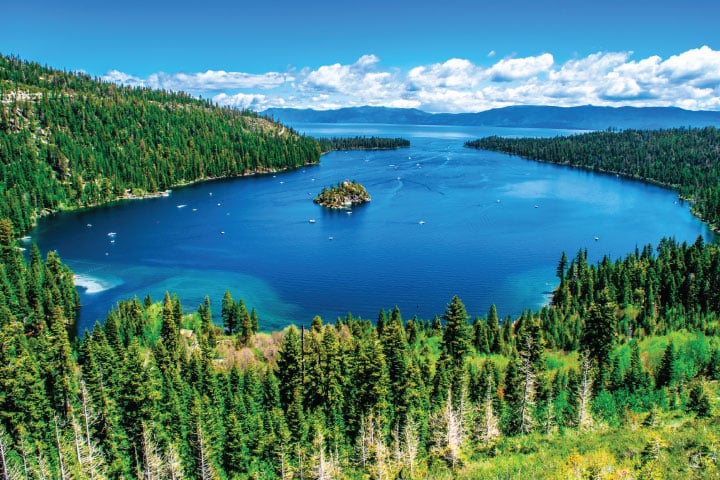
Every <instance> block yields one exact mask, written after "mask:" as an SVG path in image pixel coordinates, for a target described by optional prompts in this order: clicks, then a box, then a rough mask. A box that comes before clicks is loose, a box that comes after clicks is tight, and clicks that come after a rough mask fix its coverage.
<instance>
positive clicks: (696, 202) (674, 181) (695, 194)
mask: <svg viewBox="0 0 720 480" xmlns="http://www.w3.org/2000/svg"><path fill="white" fill-rule="evenodd" d="M465 145H466V146H468V147H472V148H481V149H485V150H495V151H498V152H504V153H509V154H512V155H519V156H521V157H525V158H529V159H532V160H537V161H541V162H550V163H556V164H559V165H570V166H573V167H581V168H587V169H590V170H593V171H597V172H605V173H613V174H618V175H623V176H627V177H631V178H634V179H639V180H643V181H647V182H652V183H656V184H658V185H662V186H665V187H669V188H673V189H675V190H676V191H677V192H678V193H679V195H680V197H681V198H683V199H685V200H688V201H690V202H691V203H692V208H693V212H694V213H695V214H696V215H697V216H698V217H700V218H701V219H703V220H704V221H706V222H708V223H709V224H711V225H713V226H714V227H717V226H718V225H720V163H718V154H719V153H720V130H718V129H717V128H715V127H706V128H690V129H687V128H679V129H667V130H624V131H621V132H618V131H614V130H607V131H601V132H590V133H584V134H579V135H571V136H566V137H555V138H517V139H513V138H502V137H497V136H493V137H486V138H481V139H478V140H473V141H470V142H467V143H466V144H465Z"/></svg>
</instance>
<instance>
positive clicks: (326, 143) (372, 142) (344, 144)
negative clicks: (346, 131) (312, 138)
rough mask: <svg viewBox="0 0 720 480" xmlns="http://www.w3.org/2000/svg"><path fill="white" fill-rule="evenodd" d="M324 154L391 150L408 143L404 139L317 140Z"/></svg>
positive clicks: (405, 145)
mask: <svg viewBox="0 0 720 480" xmlns="http://www.w3.org/2000/svg"><path fill="white" fill-rule="evenodd" d="M318 142H319V143H320V147H321V148H322V150H323V151H324V152H328V151H331V150H393V149H396V148H403V147H409V146H410V141H409V140H406V139H404V138H386V137H340V138H337V137H333V138H320V139H318Z"/></svg>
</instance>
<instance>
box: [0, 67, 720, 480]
mask: <svg viewBox="0 0 720 480" xmlns="http://www.w3.org/2000/svg"><path fill="white" fill-rule="evenodd" d="M0 89H1V91H0V98H1V99H2V104H0V165H1V168H2V179H3V183H2V184H0V188H2V195H1V196H0V197H1V198H0V478H2V479H3V480H5V479H61V480H70V479H78V480H85V479H93V480H94V479H143V480H152V479H176V480H177V479H203V480H205V479H222V480H224V479H261V478H263V479H283V480H284V479H323V480H324V479H420V478H437V479H450V478H453V479H455V478H459V479H475V478H522V477H526V478H573V479H574V478H593V479H595V478H602V479H610V478H617V479H620V478H717V477H718V476H719V475H720V473H719V472H718V455H719V452H718V450H719V449H720V412H718V405H717V398H718V392H719V389H718V381H719V380H720V340H719V339H718V333H720V318H719V317H718V315H719V314H720V246H718V245H716V244H708V243H705V242H704V241H703V240H702V239H701V238H699V239H698V240H697V241H695V242H694V243H692V244H687V243H678V242H677V241H675V240H673V239H667V238H666V239H662V240H660V241H659V243H658V245H656V246H653V245H646V246H643V247H642V248H637V249H636V250H635V251H634V252H630V253H628V254H627V255H626V256H625V257H624V258H604V259H602V260H601V261H599V262H597V263H595V264H590V263H589V262H588V259H587V252H586V251H584V250H580V251H578V252H576V253H574V254H572V253H571V254H569V255H568V254H566V253H560V252H558V257H559V260H558V265H557V272H556V273H557V278H558V287H557V289H556V290H555V292H554V294H553V298H552V302H551V303H550V305H548V306H545V307H543V308H541V309H540V310H538V311H532V310H526V311H525V312H523V313H522V314H521V315H519V316H518V317H517V318H510V317H507V318H498V314H497V309H496V308H495V306H492V307H491V308H490V309H489V311H488V312H468V311H467V310H466V308H465V306H464V304H463V302H462V300H461V299H460V298H458V297H456V296H455V297H452V298H450V299H448V304H447V306H446V308H445V310H444V311H443V312H437V316H435V317H434V318H427V319H423V318H416V317H413V318H403V315H402V312H401V311H400V309H399V308H397V307H393V306H392V305H386V306H383V307H382V308H379V313H378V315H377V317H376V318H372V319H363V318H358V317H355V316H353V315H352V314H351V313H348V314H347V316H345V317H342V318H336V319H322V318H320V317H315V318H313V319H312V320H310V319H298V323H297V325H290V326H288V327H287V328H285V329H284V330H282V331H277V332H263V331H262V328H261V326H262V318H258V315H257V313H256V311H255V309H254V308H253V306H252V305H247V304H246V303H245V301H244V300H243V299H242V295H241V292H230V291H227V292H226V293H225V295H224V297H223V298H222V301H221V304H220V305H213V304H212V302H211V300H210V299H209V298H207V297H206V298H205V301H204V302H203V303H201V304H200V305H198V307H197V309H195V310H194V311H184V310H183V307H182V302H181V301H180V299H179V298H178V297H177V296H176V295H174V294H172V293H171V292H167V293H166V294H165V295H164V298H162V299H153V298H151V297H150V296H147V297H145V298H143V299H139V298H132V299H127V300H125V301H122V302H119V303H118V304H117V305H115V307H114V308H113V309H112V310H111V311H110V312H109V313H108V316H107V318H106V320H105V321H104V322H103V323H97V324H95V325H94V327H93V328H92V330H90V331H85V332H79V334H77V335H76V332H75V322H76V319H77V315H78V311H79V309H80V308H82V307H81V306H80V304H79V297H78V294H77V292H76V290H75V288H74V284H73V276H72V272H71V271H70V270H69V269H68V268H67V267H66V266H65V265H63V263H62V261H61V259H60V258H59V257H58V256H57V254H56V253H54V252H48V253H47V255H45V257H44V258H43V256H42V254H41V252H40V251H39V250H38V248H37V247H36V246H31V247H30V248H29V251H28V252H22V251H21V250H20V249H18V247H17V237H18V235H19V234H21V233H22V232H24V231H26V230H27V229H28V228H29V227H30V226H31V225H32V222H33V221H34V220H35V218H36V216H37V215H40V214H42V213H44V212H45V211H50V210H55V209H59V208H78V207H85V206H91V205H95V204H99V203H103V202H106V201H109V200H114V199H118V198H123V197H125V196H126V195H127V192H128V191H129V192H130V193H132V194H135V195H138V196H141V195H146V194H152V193H155V192H161V191H163V190H165V189H167V188H170V187H172V186H174V185H177V184H181V183H183V182H189V181H194V180H198V179H204V178H211V177H214V176H228V175H243V174H248V173H254V172H263V171H271V170H272V171H274V170H281V169H286V168H293V167H295V166H298V165H303V164H305V163H312V162H317V161H318V159H319V155H320V152H321V151H322V150H323V148H321V147H320V145H321V143H318V142H317V141H315V140H314V139H310V138H306V137H303V136H300V135H298V134H296V133H295V132H293V131H292V130H290V129H288V128H287V127H283V126H281V125H278V124H275V123H272V122H270V121H268V120H267V119H263V118H261V117H258V116H256V115H254V114H252V113H250V112H236V111H233V110H229V109H222V108H218V107H215V106H213V105H211V104H209V103H208V102H204V101H201V100H196V99H193V98H191V97H189V96H186V95H183V94H176V93H169V92H158V91H152V90H148V89H130V88H125V87H118V86H116V85H112V84H106V83H103V82H99V81H96V80H93V79H90V78H88V77H86V76H83V75H78V74H74V73H67V72H60V71H56V70H52V69H48V68H46V67H41V66H39V65H37V64H33V63H29V62H24V61H20V60H18V59H16V58H7V57H0ZM605 135H607V136H608V138H610V140H607V143H606V144H605V146H604V147H602V148H600V147H598V148H600V150H602V151H604V152H612V151H613V147H611V145H613V143H612V142H614V141H617V142H618V143H622V144H623V145H624V146H623V147H622V148H625V149H626V150H624V151H625V154H624V156H625V158H626V160H627V161H626V162H625V163H623V162H620V166H622V168H620V166H615V167H611V166H610V164H608V165H604V164H603V166H602V167H598V169H602V170H606V171H617V172H618V173H623V174H627V175H632V176H637V177H639V178H643V179H647V180H649V181H655V182H659V183H663V184H667V185H672V186H673V187H674V188H678V189H679V191H680V192H681V193H682V195H683V196H685V197H687V198H691V199H692V200H693V201H694V202H695V206H696V209H697V211H698V212H699V214H702V215H703V217H704V218H707V219H708V220H710V221H713V220H712V217H711V216H710V214H708V213H707V212H708V211H709V210H708V209H709V208H710V206H711V205H712V204H711V203H703V202H709V200H704V199H706V198H707V199H710V198H711V197H712V194H711V193H708V192H711V191H713V190H712V189H713V188H717V183H716V182H715V183H711V179H712V178H714V177H713V176H712V175H714V174H715V173H713V172H715V171H716V168H717V167H716V166H715V164H716V159H717V145H718V142H717V141H715V143H713V142H712V141H711V138H712V135H717V132H716V131H715V130H713V129H704V130H675V131H672V134H670V133H668V132H666V131H664V132H619V133H616V132H604V133H600V134H598V138H604V136H605ZM625 137H628V138H631V139H632V138H634V139H636V141H630V140H627V141H626V140H623V139H624V138H625ZM671 137H672V138H671ZM584 138H586V137H583V136H578V137H571V138H570V139H552V140H548V141H547V143H542V142H540V143H538V144H537V145H538V147H536V148H540V147H543V148H546V149H547V151H551V150H553V149H556V148H560V147H559V145H565V146H563V147H562V149H567V150H568V151H570V150H571V147H570V145H574V143H573V142H578V143H579V144H581V143H582V142H583V141H584V140H583V139H584ZM589 138H594V137H589ZM644 138H646V139H654V141H656V142H659V143H654V144H653V143H652V142H651V140H647V142H645V141H642V142H641V141H637V139H644ZM662 139H664V140H662ZM698 139H700V140H698ZM661 140H662V141H661ZM484 141H486V142H488V145H485V144H482V145H481V144H477V145H475V146H482V147H483V148H490V146H491V144H492V142H495V144H496V145H498V146H497V147H496V148H495V149H498V150H502V151H506V149H507V150H509V148H510V147H509V146H508V147H503V148H500V146H499V145H501V144H502V142H504V141H505V140H503V139H486V140H484ZM533 141H534V140H533ZM533 141H531V140H518V141H517V142H516V143H513V142H509V143H508V144H507V145H516V144H517V145H523V142H527V145H533V143H532V142H533ZM553 142H557V143H553ZM563 142H567V143H563ZM598 142H600V141H599V140H598ZM663 142H667V143H668V144H670V143H671V144H673V145H677V148H676V150H675V153H674V154H673V155H670V154H669V153H668V151H666V149H665V148H664V147H662V146H661V145H664V143H663ZM703 142H704V143H703ZM650 144H652V145H655V146H654V147H652V148H650V147H649V146H648V145H650ZM503 145H504V144H503ZM552 145H558V147H552ZM681 146H682V148H681ZM528 148H530V147H528ZM618 148H620V147H619V146H618ZM648 151H652V152H653V153H652V154H651V155H650V154H648V153H647V152H648ZM527 152H530V150H528V151H527ZM527 152H526V153H520V154H522V155H524V156H529V157H531V156H533V155H531V154H530V153H527ZM514 153H519V152H514ZM568 155H569V156H567V157H563V158H565V160H562V161H560V160H558V162H559V163H566V162H570V163H571V164H573V165H574V164H575V163H576V162H580V160H579V159H580V158H581V157H583V156H584V155H586V153H577V154H575V153H573V154H568ZM648 155H649V156H648ZM662 155H666V156H665V157H661V156H662ZM538 156H539V154H538ZM608 156H609V154H608ZM570 158H572V160H569V159H570ZM583 158H584V157H583ZM603 158H605V154H603V153H597V159H598V162H600V161H602V159H603ZM613 158H615V157H613ZM658 158H662V160H660V159H658ZM670 158H675V159H676V160H675V161H672V160H670ZM700 159H705V164H703V165H700V164H701V163H702V161H701V160H700ZM608 161H609V160H608ZM613 161H615V160H613ZM633 165H634V167H632V166H633ZM640 166H642V168H640ZM632 168H640V169H639V170H632ZM671 171H674V172H679V173H680V174H679V175H678V176H677V181H675V180H673V181H671V178H675V177H672V175H671V174H670V173H669V172H671ZM658 172H666V174H667V175H668V176H667V177H663V176H662V175H661V174H660V173H658ZM703 172H705V173H703ZM693 175H694V176H695V177H693ZM692 178H694V179H695V180H694V182H695V183H694V184H693V180H692ZM691 184H692V185H691ZM91 185H94V186H91ZM715 213H716V214H717V209H715ZM213 311H219V312H220V316H219V318H221V319H222V320H221V324H215V323H214V322H213ZM304 321H307V322H308V323H307V324H305V323H304Z"/></svg>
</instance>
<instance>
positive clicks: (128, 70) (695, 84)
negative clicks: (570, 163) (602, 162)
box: [0, 0, 720, 112]
mask: <svg viewBox="0 0 720 480" xmlns="http://www.w3.org/2000/svg"><path fill="white" fill-rule="evenodd" d="M7 3H8V4H7V5H4V6H3V8H2V11H3V17H4V19H5V21H4V22H3V26H2V28H0V52H2V53H3V54H16V55H19V56H21V57H22V58H24V59H28V60H34V61H38V62H40V63H43V64H48V65H51V66H53V67H57V68H64V69H67V70H82V71H85V72H87V73H89V74H91V75H94V76H101V77H104V78H106V79H107V80H110V81H117V82H122V83H126V84H130V85H145V86H151V87H159V88H167V89H177V90H184V91H188V92H189V93H192V94H194V95H202V96H204V97H206V98H207V97H210V98H213V99H214V100H215V101H216V102H218V103H221V104H227V105H234V106H238V107H250V108H254V109H257V110H262V109H264V108H267V107H277V106H292V107H312V108H321V109H322V108H336V107H341V106H354V105H366V104H369V105H387V106H399V107H415V108H421V109H423V110H427V111H452V112H459V111H478V110H485V109H488V108H493V107H500V106H506V105H514V104H548V105H560V106H570V105H583V104H588V103H591V104H599V105H636V106H643V105H662V106H665V105H673V106H680V107H684V108H689V109H710V110H720V28H718V21H717V19H718V18H720V2H717V1H714V0H705V1H697V0H687V1H683V2H681V1H677V0H676V1H672V2H671V1H667V0H654V1H649V0H637V1H633V0H624V1H618V0H607V1H604V2H596V1H589V0H574V1H569V0H556V1H548V0H537V1H519V0H504V1H503V0H499V1H495V2H492V3H489V2H484V1H482V0H475V1H459V0H434V1H426V0H415V1H408V0H398V1H392V0H384V1H379V0H364V1H348V2H342V1H337V0H336V1H333V2H330V1H308V0H306V1H294V2H291V1H287V0H277V1H247V0H204V1H198V0H193V1H189V0H176V1H172V2H170V1H152V0H145V1H139V0H127V1H125V2H106V1H101V0H100V1H99V0H94V1H88V0H62V1H58V0H52V1H49V0H20V1H13V2H7ZM8 20H9V21H8Z"/></svg>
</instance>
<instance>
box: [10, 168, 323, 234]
mask: <svg viewBox="0 0 720 480" xmlns="http://www.w3.org/2000/svg"><path fill="white" fill-rule="evenodd" d="M321 156H322V154H321ZM319 164H320V161H319V160H318V161H317V162H306V163H303V164H302V165H298V166H297V167H292V168H284V169H273V168H266V169H262V170H255V171H250V172H245V173H240V174H237V175H225V176H218V177H203V178H198V179H195V180H189V181H184V182H180V183H176V184H173V185H170V186H169V187H168V188H167V189H165V190H162V191H159V192H146V193H140V194H134V193H131V192H132V188H128V189H125V193H124V194H123V195H122V196H119V197H116V198H113V199H112V200H108V201H107V202H100V203H93V204H89V205H81V206H72V207H63V208H57V209H48V208H45V209H42V210H41V211H39V212H37V214H36V215H35V217H34V218H33V219H32V225H31V227H30V230H31V229H33V228H35V227H37V224H38V221H39V220H40V219H42V218H43V217H47V216H50V215H54V214H56V213H62V212H74V211H81V210H89V209H93V208H98V207H103V206H106V205H112V204H113V203H116V202H123V201H127V200H146V199H149V198H163V197H169V196H170V195H171V194H172V191H173V189H175V188H182V187H187V186H190V185H195V184H198V183H203V182H211V181H213V180H228V179H233V178H244V177H252V176H255V175H270V174H274V173H283V172H289V171H291V170H297V169H298V168H303V167H310V166H314V165H319ZM28 231H29V230H28ZM26 233H27V232H21V235H23V234H26Z"/></svg>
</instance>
